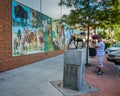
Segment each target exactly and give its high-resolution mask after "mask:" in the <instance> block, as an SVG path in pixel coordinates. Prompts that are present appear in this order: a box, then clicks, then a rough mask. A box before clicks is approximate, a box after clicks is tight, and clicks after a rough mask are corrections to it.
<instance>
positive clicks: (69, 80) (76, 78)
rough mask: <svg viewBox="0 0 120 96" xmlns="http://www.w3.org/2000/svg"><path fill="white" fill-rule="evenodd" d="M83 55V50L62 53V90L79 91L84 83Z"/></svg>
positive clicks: (84, 58) (84, 51) (84, 60)
mask: <svg viewBox="0 0 120 96" xmlns="http://www.w3.org/2000/svg"><path fill="white" fill-rule="evenodd" d="M85 54H86V50H85V49H79V50H66V51H65V52H64V73H63V88H67V89H72V90H78V91H80V90H81V88H82V85H83V82H84V69H85V68H84V66H85V63H86V55H85Z"/></svg>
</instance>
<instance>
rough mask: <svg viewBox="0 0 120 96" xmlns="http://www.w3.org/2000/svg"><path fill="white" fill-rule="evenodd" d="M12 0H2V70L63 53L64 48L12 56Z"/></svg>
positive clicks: (0, 10)
mask: <svg viewBox="0 0 120 96" xmlns="http://www.w3.org/2000/svg"><path fill="white" fill-rule="evenodd" d="M11 2H12V0H0V72H3V71H7V70H10V69H13V68H17V67H20V66H24V65H27V64H31V63H33V62H36V61H39V60H43V59H47V58H50V57H52V56H56V55H59V54H62V53H63V51H64V50H57V51H51V52H43V53H38V54H30V55H23V56H16V57H13V56H12V19H11V15H12V12H11V8H12V4H11Z"/></svg>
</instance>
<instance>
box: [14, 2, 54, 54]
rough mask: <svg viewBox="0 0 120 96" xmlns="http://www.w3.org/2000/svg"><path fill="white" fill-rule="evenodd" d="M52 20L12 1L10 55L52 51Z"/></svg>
mask: <svg viewBox="0 0 120 96" xmlns="http://www.w3.org/2000/svg"><path fill="white" fill-rule="evenodd" d="M52 37H53V34H52V18H50V17H48V16H46V15H44V14H41V13H40V12H37V11H35V10H33V9H31V8H29V7H26V6H24V5H22V4H20V3H18V2H16V1H14V0H13V1H12V55H13V56H20V55H27V54H35V53H41V52H48V51H52V50H54V49H55V48H54V46H53V38H52Z"/></svg>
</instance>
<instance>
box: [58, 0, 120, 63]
mask: <svg viewBox="0 0 120 96" xmlns="http://www.w3.org/2000/svg"><path fill="white" fill-rule="evenodd" d="M59 5H60V6H64V5H65V6H67V7H73V10H71V12H70V14H69V15H65V16H63V18H62V19H63V20H64V22H66V23H67V24H69V25H76V24H78V25H79V26H82V27H85V28H87V31H88V36H87V39H88V42H87V53H86V55H87V59H86V62H87V64H88V47H89V30H90V27H93V28H96V27H97V26H99V27H106V24H107V25H110V24H115V23H118V24H119V23H120V10H119V5H120V2H119V0H60V3H59ZM118 19H119V20H118Z"/></svg>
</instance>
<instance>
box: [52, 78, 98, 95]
mask: <svg viewBox="0 0 120 96" xmlns="http://www.w3.org/2000/svg"><path fill="white" fill-rule="evenodd" d="M51 84H52V85H53V86H55V88H57V89H58V90H59V91H60V92H61V93H62V94H63V95H64V96H79V95H81V94H87V93H90V92H98V91H99V89H98V88H97V87H95V86H93V85H91V84H89V83H87V82H84V83H83V87H82V88H81V90H80V91H77V90H71V89H67V88H63V81H62V80H59V81H51Z"/></svg>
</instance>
